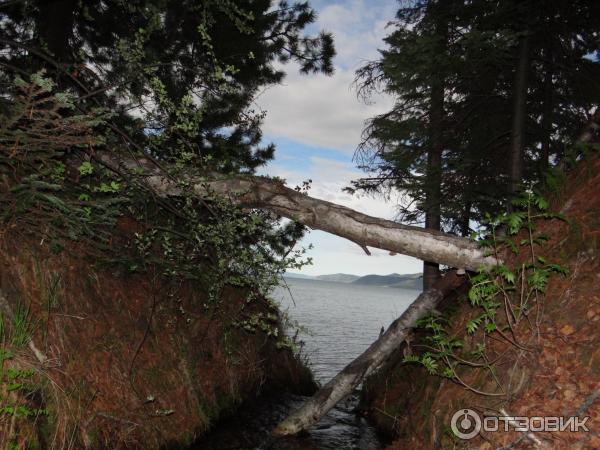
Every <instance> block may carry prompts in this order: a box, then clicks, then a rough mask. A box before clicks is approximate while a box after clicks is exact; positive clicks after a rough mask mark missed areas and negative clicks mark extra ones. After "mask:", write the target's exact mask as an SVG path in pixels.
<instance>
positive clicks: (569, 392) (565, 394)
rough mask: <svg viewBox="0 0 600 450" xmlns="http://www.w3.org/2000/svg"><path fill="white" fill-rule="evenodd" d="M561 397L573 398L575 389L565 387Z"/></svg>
mask: <svg viewBox="0 0 600 450" xmlns="http://www.w3.org/2000/svg"><path fill="white" fill-rule="evenodd" d="M563 397H564V398H565V400H572V399H574V398H575V391H574V390H572V389H565V390H564V391H563Z"/></svg>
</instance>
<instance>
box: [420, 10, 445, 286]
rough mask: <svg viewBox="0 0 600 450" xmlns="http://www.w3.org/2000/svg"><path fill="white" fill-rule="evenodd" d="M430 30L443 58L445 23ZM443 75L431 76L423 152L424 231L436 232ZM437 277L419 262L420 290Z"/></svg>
mask: <svg viewBox="0 0 600 450" xmlns="http://www.w3.org/2000/svg"><path fill="white" fill-rule="evenodd" d="M438 17H439V19H438V20H437V21H436V24H435V27H434V29H433V33H434V37H435V38H436V53H437V55H438V56H439V57H441V58H444V57H445V54H446V46H447V41H448V24H447V21H446V18H445V17H444V16H438ZM444 84H445V81H444V76H443V74H434V75H433V77H432V83H431V88H430V89H431V94H430V96H431V97H430V107H429V150H428V153H427V173H426V176H427V179H426V180H425V186H426V189H425V191H426V193H427V194H426V199H425V228H427V229H429V230H436V231H439V230H440V226H441V206H440V203H441V201H442V152H443V150H444V137H443V136H444ZM439 277H440V267H439V264H437V262H435V261H424V262H423V290H427V289H429V288H431V287H432V286H433V285H434V284H435V282H436V281H437V280H438V278H439Z"/></svg>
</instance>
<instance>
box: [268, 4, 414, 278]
mask: <svg viewBox="0 0 600 450" xmlns="http://www.w3.org/2000/svg"><path fill="white" fill-rule="evenodd" d="M314 4H315V6H317V8H318V9H319V11H318V15H319V16H318V20H317V23H316V24H315V26H314V28H315V29H316V30H321V29H325V30H327V31H330V32H332V33H333V35H334V39H335V44H336V49H337V52H338V54H337V56H336V58H335V60H334V65H335V74H334V75H333V76H330V77H328V76H325V75H301V74H300V73H299V72H298V70H297V67H294V65H293V64H290V65H287V66H285V68H284V69H285V71H286V72H287V74H288V75H287V77H286V78H285V80H284V82H283V84H282V85H279V86H274V87H272V88H270V89H268V90H267V91H265V92H264V93H263V94H262V95H261V96H259V98H258V99H257V101H256V103H257V104H258V105H259V106H260V107H261V108H262V109H263V110H265V111H266V112H267V116H266V119H265V122H264V125H263V131H264V133H265V135H266V136H267V138H271V139H276V140H277V138H284V139H285V140H291V141H295V142H297V143H301V144H305V145H307V146H310V147H312V149H310V150H309V149H308V148H307V149H306V155H311V154H312V155H314V154H315V153H318V154H319V155H323V154H327V152H324V151H321V150H319V149H330V150H337V151H339V152H340V153H338V156H340V155H341V157H342V158H343V159H345V160H342V161H340V160H334V159H329V158H326V157H322V156H306V155H305V154H302V152H304V149H303V148H300V149H298V148H297V147H295V148H296V150H295V151H296V152H297V153H294V152H293V151H291V150H289V149H285V151H282V152H278V154H277V156H276V160H275V161H274V162H272V163H270V164H269V165H268V166H267V167H266V168H265V169H264V171H263V173H265V174H268V175H271V176H279V177H281V178H285V179H286V180H287V183H288V185H289V186H292V187H293V186H296V185H301V184H302V181H304V180H307V179H312V180H313V183H312V188H311V190H310V192H309V194H310V195H311V196H313V197H316V198H320V199H323V200H327V201H330V202H333V203H337V204H340V205H343V206H346V207H348V208H352V209H354V210H356V211H360V212H362V213H365V214H368V215H371V216H375V217H381V218H384V219H393V218H394V216H395V209H394V204H395V203H394V199H392V201H390V202H386V201H384V200H383V199H382V198H373V197H369V196H358V195H350V194H348V193H346V192H343V191H342V189H343V188H344V187H346V186H349V185H350V181H351V180H353V179H357V178H360V177H361V176H363V175H364V174H363V173H362V172H360V171H359V170H358V169H356V167H354V165H353V163H352V160H351V155H352V154H353V153H354V150H355V149H356V146H357V145H358V144H359V143H360V136H361V133H362V129H363V126H364V121H365V120H366V119H368V118H370V117H373V116H375V115H377V114H381V113H383V112H385V111H388V110H389V109H390V108H391V106H392V100H391V98H390V97H388V96H378V97H374V98H373V99H372V100H373V101H372V102H371V103H369V104H364V103H363V102H361V101H360V100H358V99H357V97H356V91H355V90H354V89H353V88H352V83H353V81H354V72H355V70H356V69H357V68H358V67H359V66H361V65H362V64H364V63H365V61H368V60H373V59H376V58H377V57H378V52H377V49H378V48H381V47H382V46H383V37H384V36H385V35H386V34H387V33H388V30H386V29H385V26H386V24H387V23H388V22H389V21H390V20H392V19H393V18H394V14H395V12H396V9H397V6H398V5H397V3H396V2H391V1H384V0H368V1H367V0H364V1H363V0H351V1H344V2H337V3H331V2H326V3H325V2H324V1H321V0H314ZM319 6H320V8H319ZM307 158H308V161H306V159H307ZM306 162H308V168H307V164H306ZM296 166H298V167H302V170H300V169H297V168H296ZM310 243H312V244H314V249H313V250H311V251H310V252H309V256H311V257H312V258H313V260H314V265H313V266H309V267H306V268H305V269H304V270H303V271H302V272H303V273H307V274H313V275H318V274H324V273H337V272H345V273H353V274H357V275H366V274H370V273H381V274H387V273H392V272H399V273H414V272H418V271H420V270H421V262H420V261H418V260H416V259H414V258H411V257H408V256H404V255H396V256H390V255H389V254H388V252H386V251H383V250H378V249H371V253H372V256H370V257H369V256H366V255H365V253H364V251H363V250H362V249H361V248H360V247H359V246H358V245H356V244H355V243H352V242H350V241H348V240H346V239H343V238H340V237H338V236H335V235H332V234H328V233H325V232H322V231H318V230H315V231H311V232H310V233H308V234H307V235H306V236H305V238H304V239H303V240H302V242H301V243H300V245H301V246H307V245H308V244H310Z"/></svg>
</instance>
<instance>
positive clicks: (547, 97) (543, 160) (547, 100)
mask: <svg viewBox="0 0 600 450" xmlns="http://www.w3.org/2000/svg"><path fill="white" fill-rule="evenodd" d="M545 50H546V51H545V55H544V56H545V57H546V59H547V62H546V63H545V64H544V68H545V70H544V85H543V86H544V104H543V110H542V142H541V152H540V153H541V154H540V173H541V175H542V176H543V175H544V173H545V172H546V171H547V170H548V167H550V144H551V142H552V113H553V111H554V107H553V100H554V99H553V97H554V95H553V94H554V86H553V82H552V71H553V67H552V49H551V47H550V45H548V47H546V49H545Z"/></svg>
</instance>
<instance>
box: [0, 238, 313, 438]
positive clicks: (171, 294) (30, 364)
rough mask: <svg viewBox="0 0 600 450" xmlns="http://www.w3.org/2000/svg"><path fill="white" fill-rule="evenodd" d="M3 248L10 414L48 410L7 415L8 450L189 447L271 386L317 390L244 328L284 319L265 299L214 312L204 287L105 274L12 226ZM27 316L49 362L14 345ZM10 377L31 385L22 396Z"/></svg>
mask: <svg viewBox="0 0 600 450" xmlns="http://www.w3.org/2000/svg"><path fill="white" fill-rule="evenodd" d="M128 236H129V237H128ZM131 236H132V234H131V233H124V234H123V235H122V236H121V239H128V238H130V237H131ZM122 244H124V242H115V245H122ZM0 245H1V246H2V250H1V252H0V292H1V293H2V300H1V304H2V316H3V321H4V322H5V323H6V326H7V327H8V328H7V331H6V332H5V333H4V335H5V336H6V338H5V339H4V341H3V342H2V346H1V348H0V349H4V350H6V349H8V348H9V347H12V348H13V350H12V355H11V356H10V357H8V358H6V359H5V360H4V361H3V362H2V366H3V370H2V371H1V372H0V408H3V407H10V406H11V405H13V406H14V405H20V406H22V407H23V408H25V409H22V410H21V411H22V412H25V411H35V410H36V409H46V410H47V415H45V414H42V415H37V417H35V416H33V415H30V417H27V414H20V415H17V414H14V415H13V414H10V413H8V412H7V410H5V411H4V413H3V412H2V410H0V445H4V446H8V445H9V443H14V444H16V445H18V446H19V448H37V447H38V446H39V447H42V448H83V447H88V448H111V449H112V448H143V449H150V448H159V447H165V446H170V445H177V446H179V445H184V444H186V443H190V442H192V441H193V440H194V439H195V438H196V437H197V436H199V435H201V434H202V433H203V432H204V431H205V430H206V429H207V428H208V427H209V426H210V425H211V424H212V423H213V422H214V421H215V420H216V419H217V418H219V417H220V416H222V415H223V414H227V413H228V412H229V411H231V410H232V409H233V408H235V406H236V405H237V404H238V403H240V402H241V401H243V400H247V399H248V398H251V397H253V396H255V395H257V394H258V393H259V392H261V391H263V390H264V389H266V388H273V389H276V388H278V387H280V386H283V385H285V384H288V385H297V386H301V387H304V388H305V389H310V387H311V378H310V373H309V372H308V371H307V370H306V369H305V368H304V367H302V366H301V365H300V364H299V363H298V362H297V361H296V360H295V359H294V358H293V356H292V355H291V353H290V352H289V351H284V350H278V349H277V348H276V347H275V342H274V340H273V339H272V338H269V337H267V336H266V335H265V334H264V333H260V332H255V333H248V332H245V331H242V330H241V329H240V328H239V327H238V326H236V325H235V321H236V320H237V319H243V318H244V317H248V316H249V315H251V314H254V313H264V314H267V313H275V314H276V311H273V310H272V308H270V307H269V306H268V305H267V304H266V302H258V303H255V304H252V305H247V304H246V298H245V295H244V292H243V291H241V290H236V289H233V288H225V290H224V291H223V295H222V298H221V302H220V306H219V308H218V309H216V310H215V309H213V308H211V307H208V308H207V307H206V306H205V302H206V298H207V296H206V294H205V290H206V289H205V288H203V287H202V286H200V285H198V284H197V283H196V284H194V283H190V282H182V281H178V282H174V281H169V280H166V279H164V278H163V277H161V276H159V275H153V274H152V272H150V273H149V274H145V275H139V274H137V275H135V274H124V273H119V272H118V271H115V270H114V269H99V268H97V267H93V266H91V265H90V263H89V259H88V258H86V257H84V256H82V253H85V252H84V251H83V249H81V248H77V246H72V247H71V248H68V249H67V250H65V251H63V252H62V253H60V254H58V255H55V254H52V253H51V252H50V251H49V250H48V249H47V246H46V245H45V244H44V243H43V242H42V243H40V242H38V241H36V240H34V239H27V238H25V237H24V236H23V235H22V234H21V233H19V230H10V229H7V230H4V233H3V235H2V239H1V241H0ZM23 308H25V309H23ZM24 310H26V311H27V314H26V316H27V320H26V322H27V332H28V333H29V334H30V335H31V336H32V338H33V339H32V342H33V344H34V345H35V348H36V349H37V353H38V356H39V357H40V358H41V359H42V360H43V363H42V362H40V360H39V359H38V358H36V357H35V355H34V352H32V351H31V349H30V348H28V347H27V346H26V345H25V346H20V347H19V348H17V349H16V350H15V348H16V347H18V346H16V345H14V342H13V341H15V332H16V333H18V332H19V327H18V326H15V321H16V322H18V318H19V317H21V316H22V315H23V314H22V312H23V311H24ZM11 315H12V316H13V317H9V316H11ZM15 316H16V318H15ZM275 325H277V323H276V319H275ZM11 327H12V328H13V330H12V331H11ZM15 328H16V331H15ZM17 337H18V336H17ZM17 340H18V339H17ZM10 370H12V372H9V371H10ZM10 373H12V374H13V375H15V374H16V375H15V376H13V380H12V381H14V379H16V380H17V381H18V382H19V383H21V384H23V386H20V387H17V388H16V389H14V386H13V385H11V382H12V381H11V379H9V378H10V377H9V375H8V374H10ZM4 446H3V447H2V448H5V447H4Z"/></svg>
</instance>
